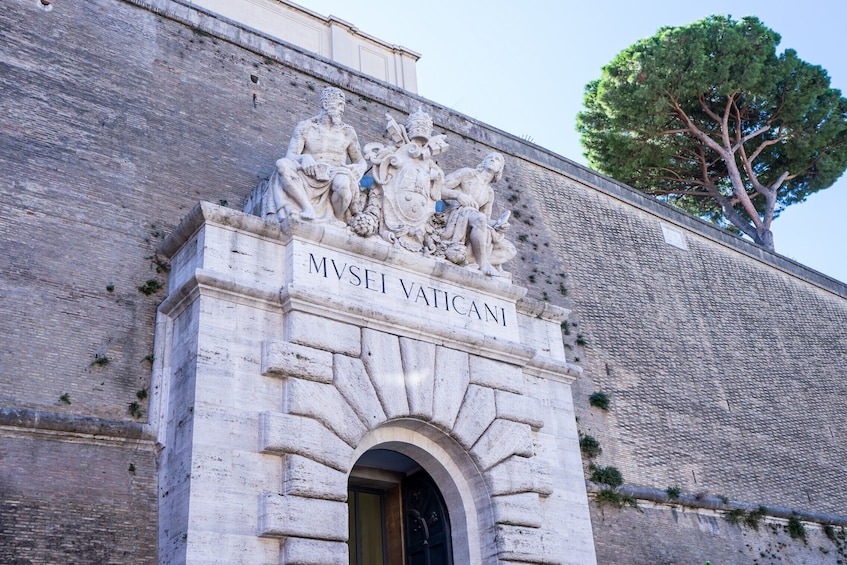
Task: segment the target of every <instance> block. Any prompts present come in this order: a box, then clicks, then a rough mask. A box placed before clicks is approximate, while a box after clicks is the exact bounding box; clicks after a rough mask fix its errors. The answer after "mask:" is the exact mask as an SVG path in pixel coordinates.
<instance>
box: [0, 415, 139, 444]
mask: <svg viewBox="0 0 847 565" xmlns="http://www.w3.org/2000/svg"><path fill="white" fill-rule="evenodd" d="M0 426H6V427H10V428H19V429H21V430H30V431H31V430H38V431H51V432H64V433H67V434H76V435H86V436H94V437H95V438H97V437H103V438H118V439H123V440H148V441H150V440H153V439H155V438H154V436H153V434H152V433H151V431H150V427H149V426H147V425H146V424H142V423H140V422H130V421H124V420H107V419H104V418H98V417H96V416H79V415H77V414H66V413H60V412H46V411H43V410H31V409H28V408H11V407H2V408H0Z"/></svg>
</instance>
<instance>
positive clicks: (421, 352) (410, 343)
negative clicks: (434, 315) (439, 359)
mask: <svg viewBox="0 0 847 565" xmlns="http://www.w3.org/2000/svg"><path fill="white" fill-rule="evenodd" d="M400 358H401V359H402V361H403V375H404V377H405V381H406V398H407V399H408V402H409V416H413V417H417V418H421V419H423V420H430V419H431V418H432V390H433V377H434V372H435V345H434V344H432V343H427V342H425V341H419V340H416V339H409V338H405V337H401V338H400Z"/></svg>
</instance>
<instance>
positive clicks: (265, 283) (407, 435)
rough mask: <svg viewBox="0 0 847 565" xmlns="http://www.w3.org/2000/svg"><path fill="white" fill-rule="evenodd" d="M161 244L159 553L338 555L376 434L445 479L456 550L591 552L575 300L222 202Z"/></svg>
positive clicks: (193, 557)
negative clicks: (356, 481)
mask: <svg viewBox="0 0 847 565" xmlns="http://www.w3.org/2000/svg"><path fill="white" fill-rule="evenodd" d="M164 251H165V253H166V254H167V255H168V256H171V259H172V260H171V265H172V271H171V278H170V281H169V285H168V287H169V292H170V294H169V296H168V298H167V299H166V300H165V301H164V303H163V304H162V305H161V306H160V309H159V311H160V323H159V329H158V338H157V356H158V358H159V359H161V362H160V363H157V366H156V371H155V380H154V385H153V398H152V400H151V411H152V417H153V418H154V419H155V420H156V421H157V424H158V429H159V442H160V443H161V444H162V445H163V446H164V450H163V452H162V456H161V459H160V474H159V490H160V493H161V494H160V498H161V500H162V506H160V512H159V544H160V545H159V559H160V561H161V562H165V563H236V562H238V563H241V562H244V563H248V562H249V563H300V561H298V558H297V557H296V556H297V555H300V554H301V553H302V552H312V553H311V555H312V556H311V557H310V558H309V562H310V563H316V564H318V563H323V564H335V563H345V562H346V559H347V547H346V544H344V543H341V542H346V541H347V535H348V529H347V504H346V496H347V476H348V474H349V473H350V470H351V468H352V466H353V464H354V463H355V462H356V460H357V459H358V458H359V457H360V456H361V455H362V454H364V453H365V452H366V451H368V450H369V449H374V448H382V449H392V450H395V451H399V452H400V453H403V454H405V455H407V456H409V457H411V458H412V459H414V460H415V461H417V462H418V463H419V464H420V465H421V467H423V468H424V469H425V470H427V472H429V473H430V475H431V476H432V477H433V478H434V480H435V481H436V484H437V485H438V486H439V488H440V489H441V491H442V493H443V495H444V498H445V501H446V504H447V507H448V511H449V513H450V518H451V526H452V531H453V551H454V555H455V559H456V562H458V563H486V564H487V563H491V564H495V563H499V562H509V561H520V562H524V563H592V562H594V549H593V542H592V541H591V540H592V537H591V524H590V518H589V514H588V499H587V496H586V492H585V483H584V480H583V476H582V466H581V459H580V456H579V449H578V447H577V433H576V422H575V420H574V416H573V405H572V403H571V400H570V383H571V382H572V381H573V380H574V378H576V377H577V376H578V375H579V374H580V372H581V371H580V369H579V368H578V367H577V366H575V365H573V364H570V363H568V362H567V360H566V358H565V351H564V346H563V344H562V342H561V339H560V338H559V336H558V334H557V332H550V331H548V330H549V328H550V327H551V326H552V327H553V328H555V329H556V330H558V327H559V324H560V322H561V321H562V320H563V319H564V318H565V317H566V316H567V311H566V310H564V309H561V308H555V307H552V306H549V305H544V304H538V303H534V302H525V301H523V300H521V297H522V296H523V294H524V292H525V289H523V288H520V287H515V286H513V285H512V284H510V283H509V282H506V281H504V280H502V279H499V278H490V277H487V276H486V275H484V274H482V273H479V272H474V271H470V270H467V269H464V268H461V267H458V266H455V265H452V264H450V263H448V262H446V261H444V260H439V259H433V258H427V257H422V256H417V255H411V254H409V253H408V252H407V251H406V250H405V249H398V248H396V247H394V246H393V245H391V244H390V243H388V242H387V241H384V240H382V239H380V238H376V239H373V240H363V239H361V238H360V237H359V236H358V235H355V234H352V233H351V232H349V231H347V230H346V229H344V228H343V227H339V226H335V225H333V224H331V223H330V224H320V223H315V222H313V221H311V220H300V219H295V218H290V219H288V220H286V221H284V222H283V223H282V224H281V225H280V224H276V223H273V222H266V221H264V220H262V219H259V218H256V217H253V216H249V215H246V214H242V213H238V212H233V211H231V210H228V209H225V208H222V207H219V206H215V205H212V204H205V203H204V204H202V205H200V206H198V207H197V208H195V209H194V210H193V211H192V212H191V213H190V214H189V215H188V217H187V218H186V219H185V220H184V221H183V223H182V224H181V225H180V227H179V228H178V229H177V230H176V231H175V233H174V234H173V235H172V236H171V237H170V238H169V239H168V240H167V241H166V243H165V247H164ZM439 301H440V302H439ZM221 518H224V519H221ZM565 520H566V521H567V522H568V524H569V528H567V529H562V528H560V527H559V525H560V524H561V523H562V522H563V521H565ZM221 540H226V543H222V542H221ZM278 540H282V541H283V543H282V544H281V545H280V543H279V541H278ZM306 548H308V549H306Z"/></svg>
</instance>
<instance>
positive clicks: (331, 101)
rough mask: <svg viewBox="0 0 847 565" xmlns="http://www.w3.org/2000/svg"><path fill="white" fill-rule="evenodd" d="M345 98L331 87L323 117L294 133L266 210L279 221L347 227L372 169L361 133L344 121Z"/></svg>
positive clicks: (324, 101)
mask: <svg viewBox="0 0 847 565" xmlns="http://www.w3.org/2000/svg"><path fill="white" fill-rule="evenodd" d="M344 106H345V99H344V93H343V92H342V91H341V90H339V89H337V88H333V87H327V88H325V89H324V90H323V92H322V93H321V111H320V114H318V115H317V116H315V117H313V118H309V119H307V120H303V121H302V122H300V123H299V124H297V127H295V128H294V134H293V135H292V136H291V142H290V143H289V144H288V152H287V153H286V154H285V157H283V158H282V159H279V160H278V161H277V162H276V171H274V173H273V175H271V178H270V180H269V181H268V184H269V192H270V195H269V196H271V197H272V198H269V199H268V200H266V204H267V205H268V207H269V206H273V209H271V210H268V209H267V208H266V211H267V213H268V214H271V213H275V214H276V217H277V219H278V220H279V221H282V220H283V219H284V218H285V217H286V216H289V215H299V217H300V218H303V219H305V220H333V219H335V220H338V221H341V222H345V223H346V220H347V216H348V209H349V207H350V203H351V201H352V200H353V197H354V196H355V195H356V194H357V191H358V190H359V180H360V179H361V178H362V175H363V174H364V172H365V170H366V168H367V164H366V163H365V159H364V157H363V156H362V150H361V148H360V147H359V139H358V137H357V136H356V131H355V130H354V129H353V127H352V126H349V125H347V124H345V123H344V122H342V121H341V118H342V116H343V114H344Z"/></svg>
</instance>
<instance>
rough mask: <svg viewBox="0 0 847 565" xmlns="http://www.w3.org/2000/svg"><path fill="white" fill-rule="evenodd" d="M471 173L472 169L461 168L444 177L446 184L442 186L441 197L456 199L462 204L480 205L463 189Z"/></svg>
mask: <svg viewBox="0 0 847 565" xmlns="http://www.w3.org/2000/svg"><path fill="white" fill-rule="evenodd" d="M470 173H471V171H470V169H459V170H458V171H453V172H452V173H450V174H449V175H447V176H446V177H445V178H444V186H443V187H442V188H441V198H442V199H446V200H455V201H457V202H458V203H459V204H461V205H462V206H471V207H473V208H476V207H477V206H478V205H477V202H476V201H475V200H474V199H473V197H472V196H471V195H470V194H468V193H466V192H465V191H463V190H462V185H463V184H464V183H465V181H466V179H467V177H468V175H469V174H470Z"/></svg>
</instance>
